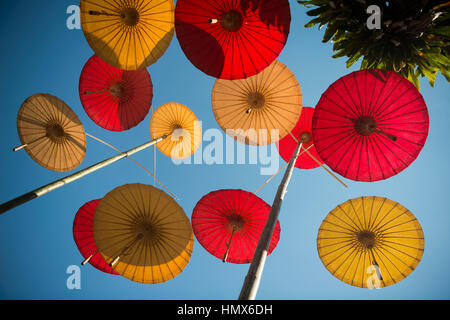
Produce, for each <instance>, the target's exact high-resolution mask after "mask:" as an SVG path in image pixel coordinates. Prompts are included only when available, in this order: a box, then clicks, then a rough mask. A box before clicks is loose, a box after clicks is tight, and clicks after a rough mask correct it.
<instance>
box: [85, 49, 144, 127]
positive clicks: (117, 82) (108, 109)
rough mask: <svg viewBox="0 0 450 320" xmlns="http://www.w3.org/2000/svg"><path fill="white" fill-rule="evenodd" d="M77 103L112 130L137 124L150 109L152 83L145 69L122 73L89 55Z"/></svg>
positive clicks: (97, 121)
mask: <svg viewBox="0 0 450 320" xmlns="http://www.w3.org/2000/svg"><path fill="white" fill-rule="evenodd" d="M79 92H80V100H81V104H82V105H83V108H84V110H85V111H86V113H87V115H88V116H89V118H91V119H92V121H94V122H95V123H96V124H98V125H99V126H100V127H102V128H105V129H107V130H111V131H123V130H128V129H130V128H132V127H134V126H136V125H138V124H139V123H140V122H141V121H142V120H144V118H145V116H146V115H147V114H148V112H149V110H150V106H151V105H152V98H153V84H152V79H151V77H150V74H149V73H148V71H147V69H145V68H143V69H139V70H136V71H124V70H120V69H117V68H115V67H112V66H110V65H108V64H107V63H105V62H103V61H102V60H101V59H100V58H99V57H97V56H95V55H94V56H92V57H91V58H90V59H89V60H88V62H87V63H86V64H85V66H84V68H83V71H82V72H81V76H80V83H79Z"/></svg>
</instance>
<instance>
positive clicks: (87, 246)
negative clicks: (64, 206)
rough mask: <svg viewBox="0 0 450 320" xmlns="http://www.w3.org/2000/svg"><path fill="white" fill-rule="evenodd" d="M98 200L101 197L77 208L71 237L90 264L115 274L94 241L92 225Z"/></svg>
mask: <svg viewBox="0 0 450 320" xmlns="http://www.w3.org/2000/svg"><path fill="white" fill-rule="evenodd" d="M100 200H101V199H97V200H92V201H89V202H87V203H85V204H84V205H83V206H82V207H81V208H80V209H79V210H78V212H77V214H76V215H75V219H74V220H73V239H74V240H75V244H76V245H77V248H78V250H79V251H80V253H81V255H82V256H83V257H84V258H85V259H86V260H87V262H89V263H90V264H91V265H92V266H94V267H95V268H96V269H98V270H100V271H103V272H106V273H111V274H117V272H115V271H114V270H113V269H112V268H111V267H110V266H109V265H108V264H107V263H106V262H105V260H103V257H102V256H101V254H100V253H99V252H98V251H97V246H96V245H95V242H94V234H93V232H92V225H93V222H94V214H95V209H97V206H98V204H99V203H100ZM86 260H85V261H86Z"/></svg>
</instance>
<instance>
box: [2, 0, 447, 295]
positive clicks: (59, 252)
mask: <svg viewBox="0 0 450 320" xmlns="http://www.w3.org/2000/svg"><path fill="white" fill-rule="evenodd" d="M72 4H78V2H77V1H70V0H59V1H53V0H42V1H30V0H17V1H14V2H10V1H9V2H6V1H1V2H0V10H1V12H3V13H4V15H3V18H2V20H1V22H0V34H1V38H2V40H3V50H1V51H0V61H2V77H1V78H0V93H1V97H2V100H1V103H0V108H1V113H0V150H2V153H1V154H2V157H1V160H0V161H1V167H0V170H1V171H0V173H1V180H0V190H1V193H0V202H5V201H8V200H10V199H12V198H14V197H16V196H18V195H21V194H23V193H26V192H28V191H31V190H34V189H35V188H37V187H39V186H42V185H44V184H47V183H49V182H52V181H54V180H56V179H58V178H61V177H63V176H64V175H65V174H63V173H56V172H52V171H49V170H47V169H44V168H42V167H40V166H39V165H38V164H37V163H35V162H34V161H33V160H32V159H31V158H30V157H29V156H28V155H27V154H26V152H25V151H22V152H17V153H14V152H12V151H11V149H12V148H13V147H14V146H17V145H19V144H20V140H19V137H18V135H17V129H16V116H17V111H18V110H19V108H20V105H21V104H22V102H23V101H24V100H25V99H26V98H27V97H29V96H31V95H32V94H35V93H50V94H53V95H56V96H58V97H60V98H61V99H63V100H64V101H65V102H66V103H67V104H68V105H69V106H71V108H72V109H73V110H74V111H75V113H77V115H78V116H79V118H80V120H81V121H82V123H83V124H84V126H85V130H86V131H87V132H89V133H90V134H93V135H95V136H97V137H99V138H101V139H103V140H106V141H108V142H109V143H111V144H113V145H114V146H116V147H118V148H119V149H121V150H127V149H129V148H131V147H134V146H137V145H139V144H141V143H144V142H145V141H147V140H149V139H150V133H149V128H148V126H149V121H150V114H149V115H148V116H147V117H146V118H145V120H144V121H143V122H142V123H141V124H140V125H138V126H137V127H135V128H133V129H131V130H129V131H125V132H121V133H114V132H109V131H107V130H104V129H102V128H100V127H99V126H97V125H95V124H94V123H93V122H92V121H91V120H90V119H89V118H88V116H87V115H86V113H85V112H84V110H83V108H82V106H81V103H80V100H79V96H78V80H79V76H80V73H81V70H82V68H83V66H84V64H85V63H86V61H87V60H88V59H89V58H90V57H91V56H92V54H93V52H92V50H91V49H90V47H89V46H88V44H87V42H86V41H85V38H84V36H83V33H82V31H81V30H68V29H67V28H66V19H67V17H68V15H67V14H66V9H67V7H68V6H69V5H72ZM290 4H291V14H292V23H291V33H290V35H289V39H288V42H287V45H286V47H285V49H284V50H283V52H282V53H281V55H280V57H279V60H280V61H281V62H283V63H284V64H286V65H287V66H288V67H289V68H290V69H291V70H292V71H293V72H294V73H295V74H296V77H297V79H298V81H299V83H300V86H301V89H302V92H303V101H304V105H305V106H315V104H316V103H317V102H318V101H319V99H320V96H321V94H322V92H324V91H325V90H326V89H327V88H328V86H329V85H330V84H331V83H333V82H334V81H336V80H337V79H338V78H339V77H341V76H343V75H346V74H348V73H350V72H351V71H354V70H356V66H355V67H354V68H352V69H346V68H345V59H338V60H336V59H332V58H331V55H332V49H331V45H330V44H322V43H321V39H322V36H323V30H322V31H318V30H317V28H314V29H305V28H304V27H303V26H304V24H305V23H307V22H308V21H309V19H308V16H306V14H305V12H306V9H305V8H303V7H302V6H300V5H298V4H297V2H296V1H290ZM19 17H20V18H19ZM148 70H149V72H150V74H151V76H152V80H153V84H154V98H153V106H154V107H158V106H160V105H162V104H164V103H167V102H172V101H173V102H179V103H183V104H185V105H187V106H189V107H190V108H191V109H192V110H193V111H194V112H195V114H196V115H197V117H198V118H199V119H200V120H201V121H202V122H203V129H204V130H206V129H210V128H215V129H220V128H219V127H218V125H217V123H216V121H215V119H214V116H213V113H212V111H211V90H212V87H213V84H214V79H213V78H211V77H209V76H206V75H204V74H203V73H202V72H201V71H199V70H197V69H196V68H195V67H194V66H193V65H192V64H191V63H190V62H189V61H188V60H187V58H186V57H185V55H184V54H183V52H182V51H181V49H180V46H179V44H178V41H177V39H176V37H174V39H173V41H172V43H171V45H170V47H169V49H168V50H167V52H166V54H165V55H164V56H163V57H162V58H161V59H160V60H159V61H158V62H157V63H156V64H154V65H152V66H150V67H149V68H148ZM421 85H422V88H421V93H422V95H423V96H424V99H425V101H426V103H427V105H428V108H429V115H430V131H429V136H428V140H427V142H426V145H425V147H424V148H423V150H422V152H421V154H420V155H419V157H418V159H417V160H416V161H415V162H414V163H413V164H412V165H411V166H410V167H409V168H407V169H406V170H404V171H403V172H401V173H400V174H398V175H397V176H394V177H392V178H390V179H388V180H385V181H380V182H374V183H362V182H354V181H350V180H344V181H345V182H346V183H347V184H348V185H349V189H348V190H347V189H345V188H343V187H342V186H341V185H340V184H338V183H337V182H336V181H335V180H334V179H333V178H331V177H330V176H329V175H328V174H327V173H326V172H325V171H324V170H322V169H320V168H319V169H314V170H311V171H305V170H299V169H296V171H294V175H293V178H292V180H291V184H290V186H289V188H288V193H287V196H286V199H285V202H284V203H283V207H282V210H281V214H280V223H281V238H280V242H279V244H278V247H277V248H276V249H275V251H274V252H273V254H272V255H271V256H269V257H268V259H267V262H266V267H265V270H264V274H263V279H262V282H261V286H260V289H259V294H258V296H257V298H258V299H296V300H297V299H449V298H450V288H449V287H448V283H450V273H449V272H448V270H447V269H448V265H450V258H449V247H448V244H449V243H450V232H449V231H448V230H449V227H450V210H449V200H448V191H449V184H450V169H449V164H448V159H449V157H450V147H449V144H448V139H449V137H450V133H449V131H448V128H449V125H448V121H449V119H450V108H449V101H450V93H449V92H450V91H449V86H448V83H447V82H446V81H445V79H444V77H442V76H441V75H439V76H438V78H437V80H436V84H435V87H434V88H431V87H430V85H429V84H428V82H427V81H426V80H425V79H422V81H421ZM87 139H88V143H87V154H86V158H85V159H84V161H83V163H82V164H81V166H80V167H79V168H85V167H87V166H88V165H91V164H94V163H96V162H98V161H100V160H103V159H105V158H107V157H109V156H112V155H114V154H115V152H114V151H113V150H111V149H109V148H107V147H106V146H103V145H101V144H99V143H98V142H96V141H94V140H92V139H90V138H87ZM207 144H208V142H205V144H204V145H203V147H205V146H206V145H207ZM153 157H154V151H153V149H151V150H146V151H143V152H141V153H140V154H137V155H136V156H135V159H136V160H138V161H139V162H140V163H142V164H144V165H145V166H146V167H147V168H149V169H153V165H154V162H153ZM283 164H284V161H283V160H281V158H280V165H283ZM157 175H158V177H159V178H160V179H161V180H162V181H163V182H164V183H165V184H166V185H167V186H168V187H169V188H170V190H171V191H173V192H174V193H175V194H176V195H177V196H178V197H179V198H180V200H179V204H180V205H181V206H182V207H183V208H184V210H185V212H186V214H187V215H188V217H191V215H192V209H193V208H194V206H195V204H196V203H197V201H198V200H200V198H201V197H202V196H203V195H205V194H207V193H209V192H210V191H213V190H217V189H223V188H241V189H244V190H247V191H256V189H257V188H258V187H259V186H260V185H261V184H262V183H263V182H264V181H265V180H266V179H267V176H261V175H260V166H258V165H206V164H202V165H179V166H177V165H174V164H173V163H172V161H171V160H170V159H169V158H168V157H166V156H164V155H163V154H161V153H159V152H157ZM280 180H281V175H279V176H277V177H276V178H275V179H273V180H272V181H271V182H270V183H269V184H268V185H266V186H265V187H264V188H263V189H262V190H261V191H260V192H259V193H258V196H260V197H261V198H262V199H264V200H265V201H266V202H268V203H272V200H273V197H274V195H275V193H276V189H277V186H278V183H279V182H280ZM134 182H140V183H146V184H153V179H152V178H151V177H149V176H148V175H147V174H146V173H145V172H144V171H143V170H142V169H141V168H139V167H137V166H136V165H135V164H134V163H133V162H131V161H129V160H126V159H124V160H122V161H121V162H119V163H116V164H113V165H111V166H110V167H108V168H105V169H102V170H101V171H98V172H96V173H94V174H92V175H90V176H88V177H85V178H83V179H82V180H80V181H77V182H75V183H72V184H70V185H68V186H65V187H63V188H61V189H59V190H57V191H54V192H52V193H50V194H48V195H45V196H43V197H41V198H38V199H36V200H33V201H32V202H30V203H27V204H25V205H23V206H21V207H19V208H16V209H14V210H13V211H10V212H8V213H6V214H5V215H3V216H0V257H1V260H0V298H1V299H167V300H172V299H174V300H180V299H181V300H183V299H236V298H237V297H238V295H239V292H240V289H241V286H242V282H243V280H244V277H245V275H246V273H247V271H248V265H234V264H224V263H222V262H221V261H220V260H219V259H217V258H215V257H213V256H212V255H210V254H209V253H208V252H207V251H206V250H204V249H203V248H202V247H201V245H200V244H199V243H198V242H197V241H196V242H195V244H194V251H193V255H192V257H191V260H190V263H189V264H188V265H187V267H186V268H185V270H184V271H183V272H182V273H181V274H180V275H179V276H178V277H176V278H175V279H172V280H170V281H168V282H166V283H162V284H156V285H143V284H139V283H134V282H132V281H130V280H127V279H125V278H123V277H120V276H112V275H109V274H104V273H102V272H100V271H98V270H96V269H94V268H93V267H91V266H85V267H83V268H82V273H81V290H68V289H67V287H66V280H67V277H68V276H69V275H68V274H66V269H67V267H68V266H70V265H79V263H80V262H81V261H82V257H81V255H80V253H79V252H78V250H77V247H76V245H75V243H74V241H73V237H72V223H73V218H74V215H75V213H76V211H77V210H78V208H79V207H81V206H82V205H83V204H84V203H85V202H87V201H90V200H93V199H98V198H101V197H103V196H104V195H105V194H106V193H107V192H109V191H110V190H112V189H114V188H116V187H118V186H120V185H123V184H126V183H134ZM372 195H375V196H383V197H388V198H390V199H392V200H394V201H397V202H399V203H401V204H402V205H404V206H405V207H406V208H408V209H409V210H410V211H411V212H412V213H413V214H414V215H415V216H416V217H417V219H418V220H419V222H420V223H421V225H422V228H423V230H424V233H425V253H424V256H423V258H422V261H421V262H420V264H419V265H418V267H417V269H416V270H415V271H414V272H413V273H411V275H410V276H409V277H408V278H407V279H405V280H403V281H401V282H399V283H397V284H395V285H393V286H391V287H387V288H383V289H381V290H367V289H361V288H356V287H352V286H350V285H347V284H345V283H343V282H341V281H339V280H337V279H336V278H334V277H333V276H332V275H331V274H330V273H329V272H328V271H327V270H326V269H325V267H324V266H323V265H322V263H321V261H320V259H319V257H318V254H317V250H316V236H317V231H318V229H319V227H320V224H321V222H322V220H323V219H324V218H325V216H326V215H327V214H328V212H329V211H331V210H332V209H333V208H335V207H336V206H337V205H338V204H340V203H342V202H345V201H346V200H348V199H350V198H355V197H359V196H372Z"/></svg>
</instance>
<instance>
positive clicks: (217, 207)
mask: <svg viewBox="0 0 450 320" xmlns="http://www.w3.org/2000/svg"><path fill="white" fill-rule="evenodd" d="M269 212H270V206H269V205H268V204H267V203H266V202H265V201H264V200H262V199H260V198H258V197H257V196H255V195H254V194H253V193H250V192H247V191H244V190H234V189H227V190H218V191H213V192H210V193H208V194H207V195H205V196H204V197H203V198H201V199H200V201H199V202H198V203H197V205H196V206H195V208H194V211H193V213H192V227H193V229H194V234H195V237H196V238H197V240H198V241H199V242H200V244H201V245H202V246H203V247H204V248H205V249H206V250H207V251H208V252H209V253H211V254H212V255H213V256H215V257H217V258H219V259H223V261H224V262H225V261H227V262H232V263H250V262H251V260H252V258H253V255H254V253H255V249H256V246H257V244H258V240H259V238H260V236H261V233H262V230H263V228H264V225H265V223H266V220H267V217H268V216H269ZM279 239H280V223H279V221H277V224H276V226H275V230H274V232H273V234H272V240H271V242H270V246H269V251H268V254H270V253H271V252H272V251H273V250H274V249H275V247H276V246H277V244H278V240H279Z"/></svg>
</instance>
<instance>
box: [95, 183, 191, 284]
mask: <svg viewBox="0 0 450 320" xmlns="http://www.w3.org/2000/svg"><path fill="white" fill-rule="evenodd" d="M93 232H94V240H95V243H96V245H97V248H98V251H99V252H100V253H101V255H102V256H103V258H104V259H105V261H106V262H108V263H109V265H110V266H111V267H112V268H113V269H114V270H115V271H116V272H117V273H119V274H120V275H122V276H124V277H125V278H128V279H130V280H133V281H136V282H142V283H160V282H165V281H168V280H170V279H172V278H174V277H176V276H177V275H178V274H179V273H180V272H182V271H183V269H184V268H185V267H186V265H187V264H188V262H189V259H190V257H191V254H192V248H193V243H194V238H193V233H192V228H191V224H190V222H189V219H188V217H187V216H186V214H185V213H184V211H183V209H182V208H181V207H180V206H179V205H178V204H177V203H176V202H175V200H173V199H172V198H171V197H170V196H169V195H167V194H166V193H164V192H163V191H162V190H159V189H157V188H155V187H153V186H149V185H143V184H128V185H124V186H121V187H118V188H116V189H114V190H112V191H111V192H109V193H108V194H107V195H106V196H105V197H104V198H103V199H102V200H101V201H100V204H99V205H98V207H97V210H96V211H95V215H94V223H93Z"/></svg>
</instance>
